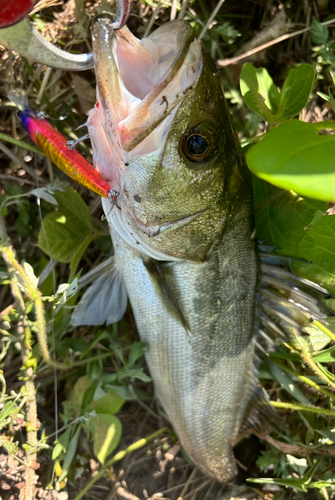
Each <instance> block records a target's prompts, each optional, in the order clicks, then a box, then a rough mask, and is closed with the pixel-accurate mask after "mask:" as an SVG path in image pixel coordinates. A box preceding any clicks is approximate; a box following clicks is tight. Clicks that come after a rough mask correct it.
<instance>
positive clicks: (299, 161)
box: [246, 120, 335, 201]
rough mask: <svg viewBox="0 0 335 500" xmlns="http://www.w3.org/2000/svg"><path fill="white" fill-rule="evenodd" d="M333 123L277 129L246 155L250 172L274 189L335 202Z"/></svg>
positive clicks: (287, 125)
mask: <svg viewBox="0 0 335 500" xmlns="http://www.w3.org/2000/svg"><path fill="white" fill-rule="evenodd" d="M322 129H323V130H325V129H328V130H329V129H331V130H335V122H321V123H304V122H299V121H297V120H293V121H290V122H287V123H284V124H282V125H279V126H278V127H276V128H275V129H274V130H272V131H271V132H270V133H269V134H267V135H266V136H265V138H264V139H262V140H261V141H260V142H258V143H257V144H255V145H254V146H252V147H251V148H250V149H249V150H248V152H247V156H246V158H247V163H248V166H249V168H250V170H251V171H252V172H253V173H254V174H255V175H257V176H258V177H260V178H261V179H264V180H266V181H268V182H270V183H272V184H274V185H275V186H278V187H281V188H283V189H287V190H293V191H295V192H296V193H299V194H302V195H303V196H308V197H310V198H315V199H318V200H324V201H329V200H334V201H335V168H334V157H335V137H334V136H333V135H320V134H319V131H320V130H322Z"/></svg>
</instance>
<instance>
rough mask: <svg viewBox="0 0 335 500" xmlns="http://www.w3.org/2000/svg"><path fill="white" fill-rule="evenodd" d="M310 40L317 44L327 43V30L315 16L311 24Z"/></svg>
mask: <svg viewBox="0 0 335 500" xmlns="http://www.w3.org/2000/svg"><path fill="white" fill-rule="evenodd" d="M311 35H312V40H313V42H314V43H316V44H317V45H324V44H325V43H327V40H328V36H329V32H328V28H327V26H323V25H322V24H321V23H319V21H317V19H315V17H314V18H313V21H312V24H311Z"/></svg>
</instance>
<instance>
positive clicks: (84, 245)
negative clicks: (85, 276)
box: [70, 233, 93, 278]
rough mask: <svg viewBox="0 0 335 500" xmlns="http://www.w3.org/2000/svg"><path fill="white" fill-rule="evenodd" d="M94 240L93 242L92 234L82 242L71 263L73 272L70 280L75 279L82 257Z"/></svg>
mask: <svg viewBox="0 0 335 500" xmlns="http://www.w3.org/2000/svg"><path fill="white" fill-rule="evenodd" d="M92 240H93V234H92V233H90V234H88V235H87V236H86V238H85V239H84V241H82V243H81V244H80V245H79V247H78V248H77V250H76V252H75V254H74V255H73V257H72V259H71V263H70V271H71V274H70V278H73V276H75V274H76V271H77V267H78V265H79V262H80V260H81V258H82V256H83V255H84V253H85V251H86V248H87V247H88V245H89V244H90V243H91V241H92Z"/></svg>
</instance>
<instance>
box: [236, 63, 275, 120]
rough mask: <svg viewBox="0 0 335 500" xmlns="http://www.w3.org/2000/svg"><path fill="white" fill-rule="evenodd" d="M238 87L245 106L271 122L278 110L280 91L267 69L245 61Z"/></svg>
mask: <svg viewBox="0 0 335 500" xmlns="http://www.w3.org/2000/svg"><path fill="white" fill-rule="evenodd" d="M240 88H241V93H242V96H243V99H244V101H245V103H246V104H247V106H248V107H249V108H250V109H251V110H252V111H254V112H255V113H257V114H258V115H260V116H261V117H262V118H264V120H265V121H267V122H270V123H271V122H272V118H273V116H275V114H276V113H277V111H278V107H279V103H280V93H279V91H278V89H277V87H276V86H275V84H274V82H273V80H272V78H271V76H270V75H269V73H268V72H267V70H266V69H265V68H255V67H254V66H253V65H252V64H250V63H246V64H245V65H244V66H243V68H242V72H241V77H240Z"/></svg>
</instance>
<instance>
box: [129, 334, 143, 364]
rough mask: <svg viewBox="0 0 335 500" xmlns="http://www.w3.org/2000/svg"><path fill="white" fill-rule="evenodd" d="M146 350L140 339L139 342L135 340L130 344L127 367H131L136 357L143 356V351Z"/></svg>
mask: <svg viewBox="0 0 335 500" xmlns="http://www.w3.org/2000/svg"><path fill="white" fill-rule="evenodd" d="M146 350H147V345H146V343H145V342H143V341H142V340H141V341H140V342H135V344H133V345H132V347H131V351H130V354H129V360H128V367H129V368H131V367H132V366H133V365H134V364H135V363H136V361H137V360H138V359H140V358H141V357H142V356H144V353H145V352H146Z"/></svg>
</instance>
